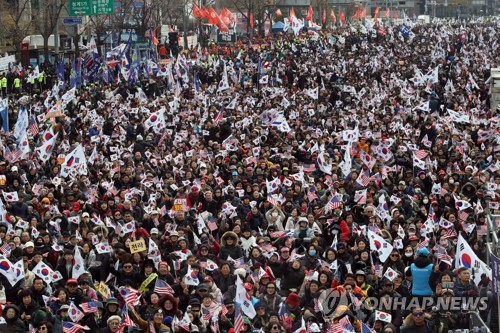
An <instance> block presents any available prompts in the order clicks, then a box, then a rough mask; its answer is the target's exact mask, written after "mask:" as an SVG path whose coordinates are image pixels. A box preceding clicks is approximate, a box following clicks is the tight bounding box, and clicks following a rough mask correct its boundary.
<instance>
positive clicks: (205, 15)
mask: <svg viewBox="0 0 500 333" xmlns="http://www.w3.org/2000/svg"><path fill="white" fill-rule="evenodd" d="M200 13H201V15H202V16H203V17H204V18H208V15H209V10H208V8H205V7H202V8H200Z"/></svg>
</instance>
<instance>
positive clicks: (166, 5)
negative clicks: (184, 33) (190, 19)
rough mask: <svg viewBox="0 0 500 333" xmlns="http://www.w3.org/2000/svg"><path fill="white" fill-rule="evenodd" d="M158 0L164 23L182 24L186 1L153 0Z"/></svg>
mask: <svg viewBox="0 0 500 333" xmlns="http://www.w3.org/2000/svg"><path fill="white" fill-rule="evenodd" d="M153 2H157V4H158V6H157V8H158V9H159V10H160V11H161V17H162V18H163V19H162V22H161V23H162V24H168V25H177V26H179V25H181V23H182V16H183V14H184V13H183V7H184V6H185V2H186V1H178V0H163V1H162V0H153Z"/></svg>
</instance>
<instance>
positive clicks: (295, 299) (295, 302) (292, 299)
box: [286, 293, 300, 308]
mask: <svg viewBox="0 0 500 333" xmlns="http://www.w3.org/2000/svg"><path fill="white" fill-rule="evenodd" d="M286 302H287V303H288V304H290V305H291V306H292V307H294V308H296V307H298V306H299V305H300V297H299V295H297V294H296V293H291V294H290V295H288V297H287V298H286Z"/></svg>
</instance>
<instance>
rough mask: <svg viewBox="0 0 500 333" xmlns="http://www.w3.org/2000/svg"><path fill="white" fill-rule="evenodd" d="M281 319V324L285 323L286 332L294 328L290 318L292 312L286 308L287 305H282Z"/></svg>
mask: <svg viewBox="0 0 500 333" xmlns="http://www.w3.org/2000/svg"><path fill="white" fill-rule="evenodd" d="M279 316H280V317H279V318H280V320H281V322H282V323H283V327H284V328H285V329H286V330H289V329H291V328H292V318H291V317H290V312H289V311H288V309H287V308H286V305H285V303H282V304H281V307H280V311H279Z"/></svg>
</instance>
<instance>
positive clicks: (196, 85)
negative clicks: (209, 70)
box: [194, 71, 200, 92]
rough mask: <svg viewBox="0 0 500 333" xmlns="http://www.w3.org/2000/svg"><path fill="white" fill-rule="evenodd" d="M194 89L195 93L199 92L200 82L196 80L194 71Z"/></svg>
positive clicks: (196, 76)
mask: <svg viewBox="0 0 500 333" xmlns="http://www.w3.org/2000/svg"><path fill="white" fill-rule="evenodd" d="M194 89H195V90H196V92H198V91H199V90H200V80H198V73H197V72H196V71H195V72H194Z"/></svg>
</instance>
